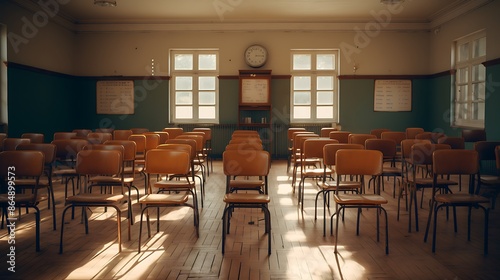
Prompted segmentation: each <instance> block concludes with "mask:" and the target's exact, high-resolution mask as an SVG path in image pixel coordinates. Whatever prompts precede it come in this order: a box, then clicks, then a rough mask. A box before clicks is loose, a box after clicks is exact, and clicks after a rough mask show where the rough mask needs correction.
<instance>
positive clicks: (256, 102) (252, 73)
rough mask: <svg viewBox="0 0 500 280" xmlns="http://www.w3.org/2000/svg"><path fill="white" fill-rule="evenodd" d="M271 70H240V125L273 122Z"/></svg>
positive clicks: (262, 125) (256, 125) (258, 124)
mask: <svg viewBox="0 0 500 280" xmlns="http://www.w3.org/2000/svg"><path fill="white" fill-rule="evenodd" d="M271 109H272V108H271V70H240V72H239V104H238V126H240V127H245V126H246V127H269V126H270V124H271Z"/></svg>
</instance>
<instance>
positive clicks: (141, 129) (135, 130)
mask: <svg viewBox="0 0 500 280" xmlns="http://www.w3.org/2000/svg"><path fill="white" fill-rule="evenodd" d="M130 130H132V134H142V133H144V132H148V131H149V129H148V128H145V127H134V128H131V129H130Z"/></svg>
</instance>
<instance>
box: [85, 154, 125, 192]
mask: <svg viewBox="0 0 500 280" xmlns="http://www.w3.org/2000/svg"><path fill="white" fill-rule="evenodd" d="M96 146H108V145H96ZM109 146H111V145H109ZM89 147H90V146H89ZM114 147H120V146H118V145H115V146H114ZM121 148H122V151H123V147H121ZM117 149H118V148H117ZM122 155H123V152H120V151H118V150H116V149H112V150H107V149H93V148H92V149H87V150H81V151H80V152H78V155H77V157H76V172H77V173H78V174H79V175H88V176H96V175H104V176H113V175H119V174H120V173H121V171H122ZM122 191H123V190H122Z"/></svg>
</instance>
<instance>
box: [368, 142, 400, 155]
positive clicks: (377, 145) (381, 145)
mask: <svg viewBox="0 0 500 280" xmlns="http://www.w3.org/2000/svg"><path fill="white" fill-rule="evenodd" d="M365 149H367V150H377V151H381V152H382V154H383V155H384V159H392V158H394V157H395V156H396V142H394V141H393V140H390V139H367V140H366V141H365Z"/></svg>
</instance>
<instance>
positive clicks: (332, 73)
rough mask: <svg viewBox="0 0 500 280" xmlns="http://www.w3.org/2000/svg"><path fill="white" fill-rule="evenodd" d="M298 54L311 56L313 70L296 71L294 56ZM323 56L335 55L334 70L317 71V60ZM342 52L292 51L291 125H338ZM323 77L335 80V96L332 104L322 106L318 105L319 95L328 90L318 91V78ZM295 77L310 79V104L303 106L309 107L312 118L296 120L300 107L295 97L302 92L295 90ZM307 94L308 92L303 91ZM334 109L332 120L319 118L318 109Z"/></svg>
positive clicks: (318, 50) (328, 50) (334, 50)
mask: <svg viewBox="0 0 500 280" xmlns="http://www.w3.org/2000/svg"><path fill="white" fill-rule="evenodd" d="M296 54H308V55H311V69H299V70H294V69H293V67H294V65H293V63H294V55H296ZM322 54H333V55H334V57H335V58H334V59H335V60H334V62H333V64H334V69H328V70H321V69H319V70H318V69H317V66H316V58H317V56H318V55H322ZM339 54H340V50H339V49H292V50H291V51H290V73H291V79H290V123H338V122H339V98H340V97H339V70H340V56H339ZM321 76H327V77H332V78H333V89H332V91H333V96H332V104H329V105H321V104H318V101H317V96H318V93H321V92H325V91H326V90H323V91H322V90H318V88H317V86H316V85H317V78H318V77H321ZM295 77H310V85H311V88H310V89H311V90H310V103H309V104H304V105H303V106H305V107H309V109H310V118H296V117H295V116H294V109H295V107H296V106H300V105H297V104H295V103H294V97H295V93H296V92H300V90H295V87H294V78H295ZM303 92H307V90H305V91H303ZM328 106H332V107H333V116H332V118H318V117H317V112H318V108H321V107H328Z"/></svg>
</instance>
